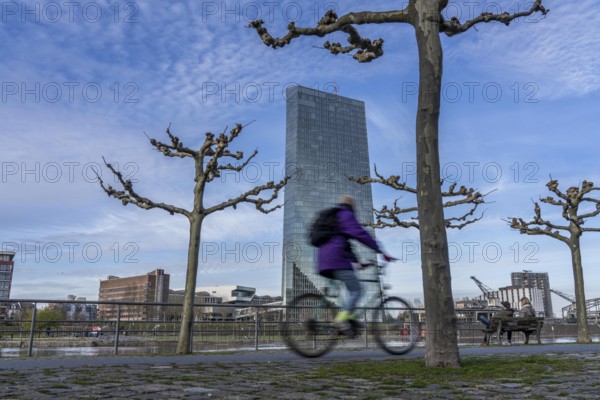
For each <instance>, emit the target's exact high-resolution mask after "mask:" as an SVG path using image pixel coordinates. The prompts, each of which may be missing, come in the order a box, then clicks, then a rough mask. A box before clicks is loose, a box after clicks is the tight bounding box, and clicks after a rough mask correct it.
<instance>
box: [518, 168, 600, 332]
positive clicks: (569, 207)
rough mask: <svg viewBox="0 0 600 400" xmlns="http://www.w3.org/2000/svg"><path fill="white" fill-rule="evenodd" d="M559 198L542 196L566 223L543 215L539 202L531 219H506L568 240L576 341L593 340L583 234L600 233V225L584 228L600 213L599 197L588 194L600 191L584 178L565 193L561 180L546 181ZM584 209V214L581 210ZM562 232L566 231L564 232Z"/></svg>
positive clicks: (532, 232) (521, 228) (526, 229)
mask: <svg viewBox="0 0 600 400" xmlns="http://www.w3.org/2000/svg"><path fill="white" fill-rule="evenodd" d="M546 187H548V190H550V191H551V192H552V193H554V195H555V196H556V197H552V196H548V197H545V198H540V201H541V202H542V203H545V204H550V205H553V206H557V207H560V208H562V213H561V215H562V218H563V220H564V223H563V224H555V223H553V222H550V221H548V220H546V219H544V218H543V217H542V210H541V207H540V205H539V203H537V202H535V206H534V213H535V216H534V217H533V220H531V221H528V222H526V221H524V220H523V219H521V218H510V219H509V220H508V221H507V222H508V223H509V224H510V227H511V228H513V229H517V230H519V232H520V233H522V234H526V235H545V236H549V237H551V238H554V239H558V240H560V241H561V242H563V243H565V244H566V245H567V246H568V247H569V250H570V251H571V264H572V267H573V278H574V280H575V307H576V309H577V341H578V342H581V343H588V342H590V341H591V339H590V335H589V332H588V324H587V310H586V308H585V287H584V283H583V264H582V262H581V235H582V234H583V233H584V232H600V228H590V227H584V226H583V225H584V224H585V222H586V220H587V219H589V218H592V217H595V216H597V215H598V214H600V200H599V199H594V198H592V197H588V195H589V193H590V192H592V191H594V190H600V188H599V187H595V186H594V184H593V183H592V182H588V181H583V182H582V183H581V188H578V187H575V186H572V187H570V188H568V189H567V190H566V191H565V192H562V191H560V190H559V189H558V181H556V180H550V182H548V183H547V184H546ZM589 204H591V205H592V206H593V207H592V209H591V210H589V209H588V210H587V211H583V210H581V209H580V207H583V206H585V205H589ZM582 212H583V213H582ZM561 232H563V233H562V234H561Z"/></svg>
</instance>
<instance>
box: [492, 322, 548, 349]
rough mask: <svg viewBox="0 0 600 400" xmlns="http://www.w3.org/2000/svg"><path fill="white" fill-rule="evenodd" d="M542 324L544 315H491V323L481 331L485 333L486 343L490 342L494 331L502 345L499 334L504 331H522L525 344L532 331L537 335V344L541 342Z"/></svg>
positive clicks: (527, 342)
mask: <svg viewBox="0 0 600 400" xmlns="http://www.w3.org/2000/svg"><path fill="white" fill-rule="evenodd" d="M543 326H544V317H522V318H520V317H492V323H491V324H490V327H489V328H486V329H484V330H483V331H484V332H485V334H486V343H487V344H489V343H490V339H491V337H492V334H493V333H495V334H496V335H497V338H498V344H500V345H502V341H501V340H500V336H501V335H502V334H503V333H504V332H509V331H510V332H523V333H524V334H525V344H529V336H530V335H531V334H532V333H534V334H535V335H536V336H537V339H538V344H542V339H541V337H540V334H541V331H542V327H543Z"/></svg>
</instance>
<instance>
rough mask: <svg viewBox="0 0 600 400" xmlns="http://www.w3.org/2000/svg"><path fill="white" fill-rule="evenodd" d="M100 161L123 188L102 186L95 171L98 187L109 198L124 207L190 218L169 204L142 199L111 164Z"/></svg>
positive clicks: (188, 214)
mask: <svg viewBox="0 0 600 400" xmlns="http://www.w3.org/2000/svg"><path fill="white" fill-rule="evenodd" d="M102 160H103V161H104V164H105V165H106V167H107V168H108V169H109V170H110V171H111V172H112V173H113V174H114V175H115V176H116V177H117V179H118V180H119V183H120V184H121V186H123V190H116V189H114V188H113V187H112V186H110V185H108V186H106V185H105V184H104V181H103V180H102V179H101V178H100V175H99V174H98V172H97V171H95V172H96V176H97V177H98V182H99V183H100V186H101V187H102V189H103V190H104V192H105V193H106V194H107V195H108V196H109V197H114V198H115V199H118V200H121V203H122V204H123V205H124V206H126V205H127V204H133V205H135V206H138V207H139V208H143V209H145V210H150V209H152V208H160V209H163V210H165V211H167V212H168V213H169V214H171V215H174V214H182V215H185V216H186V217H188V218H189V217H190V215H191V214H190V212H189V211H187V210H185V209H183V208H179V207H175V206H172V205H170V204H165V203H156V202H154V201H152V200H150V199H148V198H146V197H142V196H140V195H138V194H137V193H136V192H135V191H134V190H133V183H132V182H131V180H129V179H127V180H125V179H124V178H123V175H122V174H121V172H119V171H117V170H116V169H115V168H114V167H113V166H112V164H110V163H108V162H106V160H105V159H104V157H102Z"/></svg>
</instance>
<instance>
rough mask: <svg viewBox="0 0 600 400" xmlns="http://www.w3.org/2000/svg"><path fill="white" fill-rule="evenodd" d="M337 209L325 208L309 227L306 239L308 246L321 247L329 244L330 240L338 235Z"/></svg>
mask: <svg viewBox="0 0 600 400" xmlns="http://www.w3.org/2000/svg"><path fill="white" fill-rule="evenodd" d="M339 210H340V209H339V208H338V207H331V208H326V209H325V210H323V211H320V212H319V214H318V215H317V218H315V220H314V221H313V223H312V225H311V226H310V231H309V234H308V239H309V241H310V244H311V245H313V246H315V247H321V246H322V245H324V244H325V243H327V242H329V240H330V239H331V238H333V237H334V236H336V235H338V234H339V231H338V221H337V213H338V211H339Z"/></svg>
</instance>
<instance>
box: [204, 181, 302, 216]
mask: <svg viewBox="0 0 600 400" xmlns="http://www.w3.org/2000/svg"><path fill="white" fill-rule="evenodd" d="M290 178H291V177H290V176H286V177H285V178H284V179H282V180H281V181H279V183H275V182H273V181H270V182H267V183H266V184H264V185H260V186H257V187H255V188H253V189H250V190H248V191H247V192H245V193H242V194H241V195H239V196H238V197H236V198H234V199H229V200H227V201H224V202H222V203H221V204H217V205H215V206H213V207H210V208H207V209H206V210H205V211H204V214H205V215H208V214H211V213H213V212H216V211H222V210H224V209H226V208H228V207H233V208H236V207H237V205H238V204H239V203H252V204H254V205H255V206H256V209H257V210H259V211H261V212H263V213H265V214H268V213H270V212H271V211H274V210H276V209H278V208H281V207H282V205H281V204H280V205H277V206H275V207H272V208H268V209H265V208H264V207H263V206H264V205H265V204H270V203H271V202H272V201H273V200H275V199H276V198H277V196H278V195H279V191H280V190H281V189H282V188H283V187H284V186H285V185H286V183H287V182H288V181H289V180H290ZM264 190H273V193H272V194H271V197H269V198H266V199H263V198H258V199H255V198H251V197H250V196H258V195H259V194H260V193H261V192H262V191H264Z"/></svg>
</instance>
